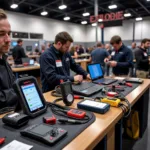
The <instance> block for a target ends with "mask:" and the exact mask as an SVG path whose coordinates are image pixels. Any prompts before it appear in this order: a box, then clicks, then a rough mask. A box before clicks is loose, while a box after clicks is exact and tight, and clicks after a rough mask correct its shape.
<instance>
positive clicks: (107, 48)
mask: <svg viewBox="0 0 150 150" xmlns="http://www.w3.org/2000/svg"><path fill="white" fill-rule="evenodd" d="M105 49H106V50H107V52H108V53H109V54H110V55H111V52H112V50H111V48H110V44H106V45H105Z"/></svg>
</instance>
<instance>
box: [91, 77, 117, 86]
mask: <svg viewBox="0 0 150 150" xmlns="http://www.w3.org/2000/svg"><path fill="white" fill-rule="evenodd" d="M116 81H118V80H116V79H105V78H102V79H98V80H95V81H93V82H94V83H101V84H104V85H108V84H111V83H114V82H116Z"/></svg>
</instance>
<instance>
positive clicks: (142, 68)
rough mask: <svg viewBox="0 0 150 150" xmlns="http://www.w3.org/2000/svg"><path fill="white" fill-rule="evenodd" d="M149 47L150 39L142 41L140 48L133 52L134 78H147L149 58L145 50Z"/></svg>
mask: <svg viewBox="0 0 150 150" xmlns="http://www.w3.org/2000/svg"><path fill="white" fill-rule="evenodd" d="M149 47H150V39H143V40H142V41H141V47H139V48H137V49H136V50H135V53H134V54H135V60H136V69H137V70H136V76H137V77H138V78H148V75H149V58H148V53H147V50H148V48H149Z"/></svg>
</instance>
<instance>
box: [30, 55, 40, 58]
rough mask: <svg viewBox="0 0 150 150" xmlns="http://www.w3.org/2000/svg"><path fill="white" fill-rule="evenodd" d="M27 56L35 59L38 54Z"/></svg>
mask: <svg viewBox="0 0 150 150" xmlns="http://www.w3.org/2000/svg"><path fill="white" fill-rule="evenodd" d="M28 57H29V58H33V59H35V58H38V57H40V55H28Z"/></svg>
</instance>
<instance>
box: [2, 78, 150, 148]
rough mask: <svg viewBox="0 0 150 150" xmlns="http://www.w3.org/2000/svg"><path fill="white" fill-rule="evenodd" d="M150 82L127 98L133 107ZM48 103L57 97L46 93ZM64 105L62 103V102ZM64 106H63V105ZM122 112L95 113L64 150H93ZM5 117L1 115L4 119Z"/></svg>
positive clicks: (76, 101)
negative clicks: (90, 122) (93, 117)
mask: <svg viewBox="0 0 150 150" xmlns="http://www.w3.org/2000/svg"><path fill="white" fill-rule="evenodd" d="M149 86H150V80H148V79H144V83H143V84H141V85H139V86H138V87H137V88H136V89H134V90H133V91H132V92H131V93H130V94H128V95H127V96H126V98H127V99H128V100H129V102H130V103H131V105H133V104H134V103H135V102H136V101H137V100H138V99H139V98H140V97H141V96H142V95H143V94H144V92H145V91H146V90H147V89H148V88H149ZM44 97H45V99H46V101H49V102H52V101H53V100H54V99H56V97H52V96H51V95H50V92H47V93H44ZM79 101H80V100H75V102H74V103H73V105H72V106H71V107H72V108H76V106H77V103H78V102H79ZM60 104H62V102H60ZM62 105H63V104H62ZM122 115H123V114H122V111H121V109H120V108H115V107H111V108H110V110H109V111H108V112H107V113H106V114H104V115H101V114H97V113H95V116H96V120H95V122H94V123H93V124H91V125H90V126H89V127H88V128H86V129H85V130H84V131H83V132H82V133H81V134H80V135H78V136H77V137H76V138H75V139H74V140H73V141H72V142H70V143H69V144H68V145H67V146H66V147H65V148H64V150H80V149H87V150H90V149H93V148H94V147H95V146H96V145H97V144H98V143H99V141H100V140H102V139H103V137H104V136H105V135H106V134H107V133H108V132H109V131H110V130H111V129H112V128H113V127H114V126H115V124H116V123H117V122H118V121H119V120H120V119H121V117H122ZM2 117H3V115H0V118H2Z"/></svg>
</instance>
